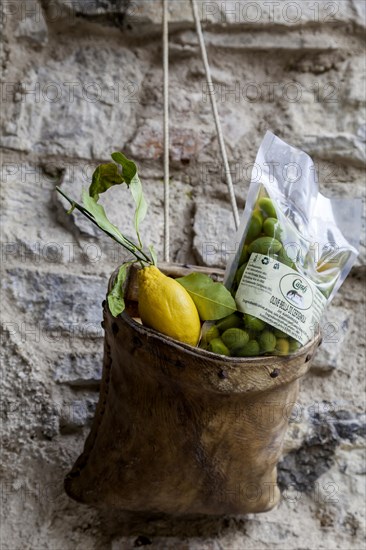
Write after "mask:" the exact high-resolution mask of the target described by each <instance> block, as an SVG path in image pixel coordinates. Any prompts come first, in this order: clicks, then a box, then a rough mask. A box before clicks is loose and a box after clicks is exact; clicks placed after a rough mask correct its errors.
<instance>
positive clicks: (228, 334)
mask: <svg viewBox="0 0 366 550" xmlns="http://www.w3.org/2000/svg"><path fill="white" fill-rule="evenodd" d="M221 338H222V341H223V342H224V344H225V346H227V347H228V348H229V349H230V350H234V349H235V348H240V347H243V346H245V344H247V343H248V341H249V334H248V333H247V332H246V331H245V330H241V329H240V328H229V329H227V330H225V332H224V333H223V334H222V335H221Z"/></svg>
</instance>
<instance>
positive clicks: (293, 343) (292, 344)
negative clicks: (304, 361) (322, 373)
mask: <svg viewBox="0 0 366 550" xmlns="http://www.w3.org/2000/svg"><path fill="white" fill-rule="evenodd" d="M300 348H301V344H300V342H298V341H297V340H295V338H290V342H289V351H290V353H294V352H295V351H297V350H298V349H300Z"/></svg>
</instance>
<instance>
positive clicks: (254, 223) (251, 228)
mask: <svg viewBox="0 0 366 550" xmlns="http://www.w3.org/2000/svg"><path fill="white" fill-rule="evenodd" d="M262 223H263V216H262V214H261V213H260V211H259V210H255V211H254V212H253V214H252V217H251V218H250V221H249V225H248V231H247V237H246V239H247V240H248V241H252V240H253V239H255V238H256V237H258V235H260V234H261V232H262Z"/></svg>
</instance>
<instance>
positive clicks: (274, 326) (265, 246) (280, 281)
mask: <svg viewBox="0 0 366 550" xmlns="http://www.w3.org/2000/svg"><path fill="white" fill-rule="evenodd" d="M360 233H361V201H360V200H359V199H351V200H341V199H327V198H326V197H324V196H323V195H322V194H320V193H319V192H318V183H317V174H316V170H315V166H314V164H313V162H312V160H311V158H310V157H309V156H308V155H307V154H306V153H304V152H303V151H301V150H299V149H296V148H294V147H291V146H289V145H288V144H286V143H285V142H283V141H282V140H280V139H279V138H277V137H276V136H275V135H274V134H272V133H271V132H267V134H266V136H265V138H264V140H263V142H262V144H261V147H260V149H259V151H258V155H257V158H256V163H255V166H254V168H253V173H252V180H251V183H250V187H249V192H248V197H247V201H246V205H245V209H244V213H243V217H242V221H241V224H240V227H239V229H238V232H237V235H236V237H235V242H239V243H240V244H239V247H238V250H237V252H236V254H235V255H234V256H233V257H232V258H231V261H230V262H229V263H228V265H227V268H226V273H225V280H224V283H225V285H226V287H227V288H228V289H229V290H230V291H231V292H232V295H233V296H234V297H235V301H236V304H237V308H238V311H237V312H236V313H233V314H231V315H229V316H228V317H226V318H224V319H220V320H219V321H216V322H215V323H208V324H206V325H205V326H204V327H203V333H202V334H203V336H202V340H201V345H202V346H203V347H204V348H205V349H208V350H209V351H212V352H214V353H219V354H222V355H228V356H234V357H253V356H257V355H262V354H268V355H289V354H291V353H294V352H296V351H297V350H298V349H299V348H300V347H301V346H303V345H305V344H306V343H307V342H308V341H310V340H311V339H312V338H313V336H314V334H315V333H316V332H317V331H318V329H319V324H320V320H321V315H322V312H323V311H324V308H325V306H326V304H327V303H329V302H330V300H331V299H332V298H333V296H334V295H335V293H336V292H337V290H338V289H339V287H340V285H341V284H342V282H343V281H344V279H345V278H346V276H347V274H348V273H349V271H350V269H351V267H352V265H353V264H354V262H355V260H356V258H357V255H358V248H359V240H360Z"/></svg>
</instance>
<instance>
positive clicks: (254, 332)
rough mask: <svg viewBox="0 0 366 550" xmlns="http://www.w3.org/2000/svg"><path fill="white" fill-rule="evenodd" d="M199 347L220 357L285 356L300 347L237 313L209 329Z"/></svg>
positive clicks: (266, 326)
mask: <svg viewBox="0 0 366 550" xmlns="http://www.w3.org/2000/svg"><path fill="white" fill-rule="evenodd" d="M201 345H202V346H203V347H204V348H205V349H207V350H208V351H212V352H213V353H218V354H219V355H227V356H231V357H255V356H256V355H263V354H269V355H288V354H290V353H294V352H295V351H296V350H298V349H299V348H300V345H301V344H300V343H299V342H298V341H297V340H295V339H294V338H291V337H289V336H288V335H287V334H285V333H284V332H282V331H280V330H277V329H276V328H274V327H271V326H270V325H268V324H267V323H265V322H264V321H262V320H261V319H258V318H257V317H253V315H249V314H247V313H244V314H243V313H240V312H236V313H232V314H231V315H229V316H228V317H225V318H224V319H221V320H220V321H217V322H216V323H215V324H214V325H212V326H211V327H210V328H209V329H208V330H207V331H206V332H205V334H204V336H203V338H202V343H201Z"/></svg>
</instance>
